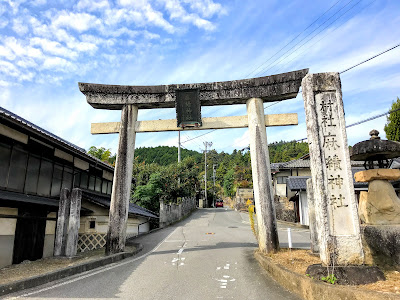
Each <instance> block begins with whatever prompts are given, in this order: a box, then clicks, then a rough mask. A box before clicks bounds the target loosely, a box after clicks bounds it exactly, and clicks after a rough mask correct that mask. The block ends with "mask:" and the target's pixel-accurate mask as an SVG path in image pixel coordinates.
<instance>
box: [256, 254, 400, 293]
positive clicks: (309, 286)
mask: <svg viewBox="0 0 400 300" xmlns="http://www.w3.org/2000/svg"><path fill="white" fill-rule="evenodd" d="M254 256H255V258H256V259H257V261H258V262H259V263H260V265H261V266H262V267H263V268H264V269H265V270H266V271H267V272H268V274H269V275H270V276H271V277H272V278H273V279H274V280H275V281H276V282H278V283H279V284H280V285H281V286H282V287H284V288H286V289H287V290H289V291H290V292H291V293H293V294H295V295H297V296H299V297H300V298H302V299H306V300H321V299H335V300H336V299H337V300H349V299H354V300H365V299H368V300H399V299H400V295H397V294H393V293H385V292H374V291H367V290H361V289H357V288H354V287H350V286H343V285H330V284H327V283H323V282H319V281H316V280H314V279H311V278H307V277H305V276H303V275H300V274H297V273H295V272H293V271H290V270H288V269H286V268H285V267H283V266H281V265H279V264H276V263H274V262H273V261H272V259H270V258H268V257H265V256H264V255H262V254H260V252H259V251H258V250H256V251H255V252H254Z"/></svg>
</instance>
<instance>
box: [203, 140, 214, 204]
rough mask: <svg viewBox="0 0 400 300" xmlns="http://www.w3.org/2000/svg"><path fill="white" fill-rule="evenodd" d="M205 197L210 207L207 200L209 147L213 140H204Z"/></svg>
mask: <svg viewBox="0 0 400 300" xmlns="http://www.w3.org/2000/svg"><path fill="white" fill-rule="evenodd" d="M203 144H204V147H205V150H204V198H205V201H206V207H208V201H207V147H211V146H212V142H204V143H203Z"/></svg>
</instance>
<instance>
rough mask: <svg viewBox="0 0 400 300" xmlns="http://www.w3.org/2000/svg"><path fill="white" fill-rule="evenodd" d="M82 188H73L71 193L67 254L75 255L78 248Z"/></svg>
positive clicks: (69, 255)
mask: <svg viewBox="0 0 400 300" xmlns="http://www.w3.org/2000/svg"><path fill="white" fill-rule="evenodd" d="M81 201H82V190H81V189H78V188H75V189H72V192H71V195H70V214H69V220H68V234H67V243H66V246H65V256H68V257H73V256H75V255H76V252H77V249H78V231H79V226H80V213H81Z"/></svg>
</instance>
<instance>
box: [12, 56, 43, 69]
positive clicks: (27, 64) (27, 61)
mask: <svg viewBox="0 0 400 300" xmlns="http://www.w3.org/2000/svg"><path fill="white" fill-rule="evenodd" d="M17 66H19V67H21V68H25V69H27V68H35V67H37V66H38V64H37V63H36V62H35V61H34V60H33V59H32V58H29V57H21V58H20V59H19V60H18V62H17Z"/></svg>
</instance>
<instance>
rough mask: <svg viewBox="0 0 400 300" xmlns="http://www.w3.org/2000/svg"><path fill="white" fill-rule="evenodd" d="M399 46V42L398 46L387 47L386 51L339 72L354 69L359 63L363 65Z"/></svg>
mask: <svg viewBox="0 0 400 300" xmlns="http://www.w3.org/2000/svg"><path fill="white" fill-rule="evenodd" d="M399 46H400V44H397V45H396V46H394V47H392V48H390V49H387V50H385V51H383V52H381V53H379V54H377V55H374V56H372V57H370V58H368V59H366V60H364V61H362V62H360V63H358V64H356V65H354V66H352V67H350V68H348V69H346V70H344V71H342V72H339V74H342V73H344V72H347V71H349V70H351V69H354V68H355V67H358V66H359V65H362V64H363V63H366V62H367V61H370V60H373V59H374V58H376V57H378V56H381V55H382V54H385V53H386V52H389V51H392V50H393V49H395V48H397V47H399Z"/></svg>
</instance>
